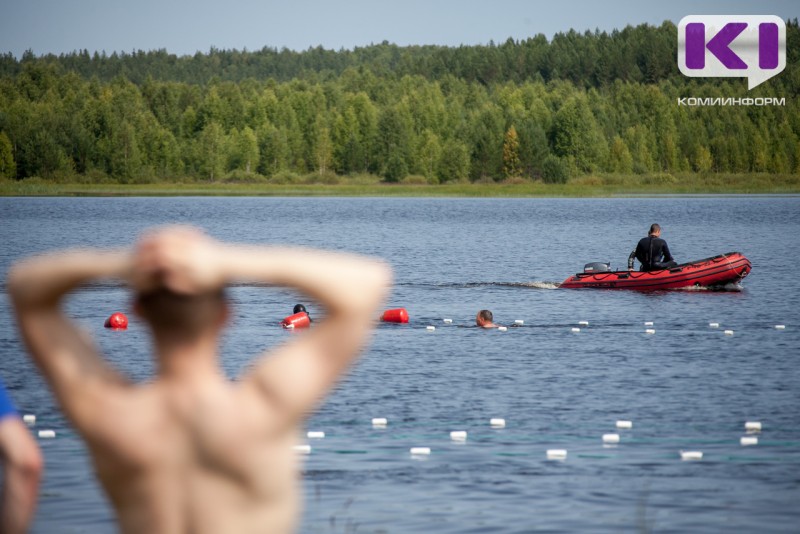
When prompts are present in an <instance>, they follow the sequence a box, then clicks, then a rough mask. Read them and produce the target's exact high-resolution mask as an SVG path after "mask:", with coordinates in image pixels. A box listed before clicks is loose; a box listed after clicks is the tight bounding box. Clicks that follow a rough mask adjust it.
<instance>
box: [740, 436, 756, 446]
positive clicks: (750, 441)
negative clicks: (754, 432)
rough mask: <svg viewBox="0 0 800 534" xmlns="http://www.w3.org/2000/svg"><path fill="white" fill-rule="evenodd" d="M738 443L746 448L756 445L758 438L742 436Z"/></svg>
mask: <svg viewBox="0 0 800 534" xmlns="http://www.w3.org/2000/svg"><path fill="white" fill-rule="evenodd" d="M739 443H740V444H741V445H742V447H747V446H748V445H758V438H757V437H755V436H743V437H742V438H741V439H740V440H739Z"/></svg>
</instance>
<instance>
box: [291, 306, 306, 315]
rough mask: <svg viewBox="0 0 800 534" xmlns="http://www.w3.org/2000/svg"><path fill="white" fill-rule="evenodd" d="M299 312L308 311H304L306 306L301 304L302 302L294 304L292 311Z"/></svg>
mask: <svg viewBox="0 0 800 534" xmlns="http://www.w3.org/2000/svg"><path fill="white" fill-rule="evenodd" d="M300 312H305V313H308V312H307V311H306V307H305V306H303V305H302V304H295V305H294V311H293V312H292V313H300Z"/></svg>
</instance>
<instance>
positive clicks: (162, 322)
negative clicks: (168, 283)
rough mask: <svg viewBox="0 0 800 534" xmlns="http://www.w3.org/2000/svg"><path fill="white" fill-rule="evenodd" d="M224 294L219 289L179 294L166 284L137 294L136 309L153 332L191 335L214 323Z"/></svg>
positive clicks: (221, 311)
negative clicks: (194, 293) (163, 286)
mask: <svg viewBox="0 0 800 534" xmlns="http://www.w3.org/2000/svg"><path fill="white" fill-rule="evenodd" d="M227 302H228V301H227V296H226V294H225V291H224V290H223V289H220V290H217V291H211V292H208V293H201V294H199V295H182V294H179V293H175V292H173V291H170V290H169V289H166V288H159V289H156V290H154V291H149V292H147V293H143V294H139V295H137V297H136V303H137V305H138V309H139V313H140V314H141V316H142V318H143V319H144V320H145V321H147V322H148V323H149V324H150V326H151V327H152V329H153V331H154V332H156V333H166V334H168V335H169V336H171V337H177V338H182V339H194V338H197V337H199V336H200V334H202V333H203V332H204V331H206V330H208V329H209V328H211V327H213V326H214V325H216V324H218V323H219V321H220V319H221V318H222V317H223V316H224V314H225V308H226V306H227Z"/></svg>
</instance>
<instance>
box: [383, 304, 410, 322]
mask: <svg viewBox="0 0 800 534" xmlns="http://www.w3.org/2000/svg"><path fill="white" fill-rule="evenodd" d="M381 321H383V322H386V323H407V322H408V312H407V311H406V309H405V308H394V309H392V310H386V311H385V312H383V315H382V316H381Z"/></svg>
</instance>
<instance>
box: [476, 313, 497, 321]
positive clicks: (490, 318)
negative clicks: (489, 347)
mask: <svg viewBox="0 0 800 534" xmlns="http://www.w3.org/2000/svg"><path fill="white" fill-rule="evenodd" d="M478 317H480V318H481V319H483V320H484V321H489V322H490V323H491V322H493V321H494V316H493V315H492V312H490V311H489V310H481V311H479V312H478Z"/></svg>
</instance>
